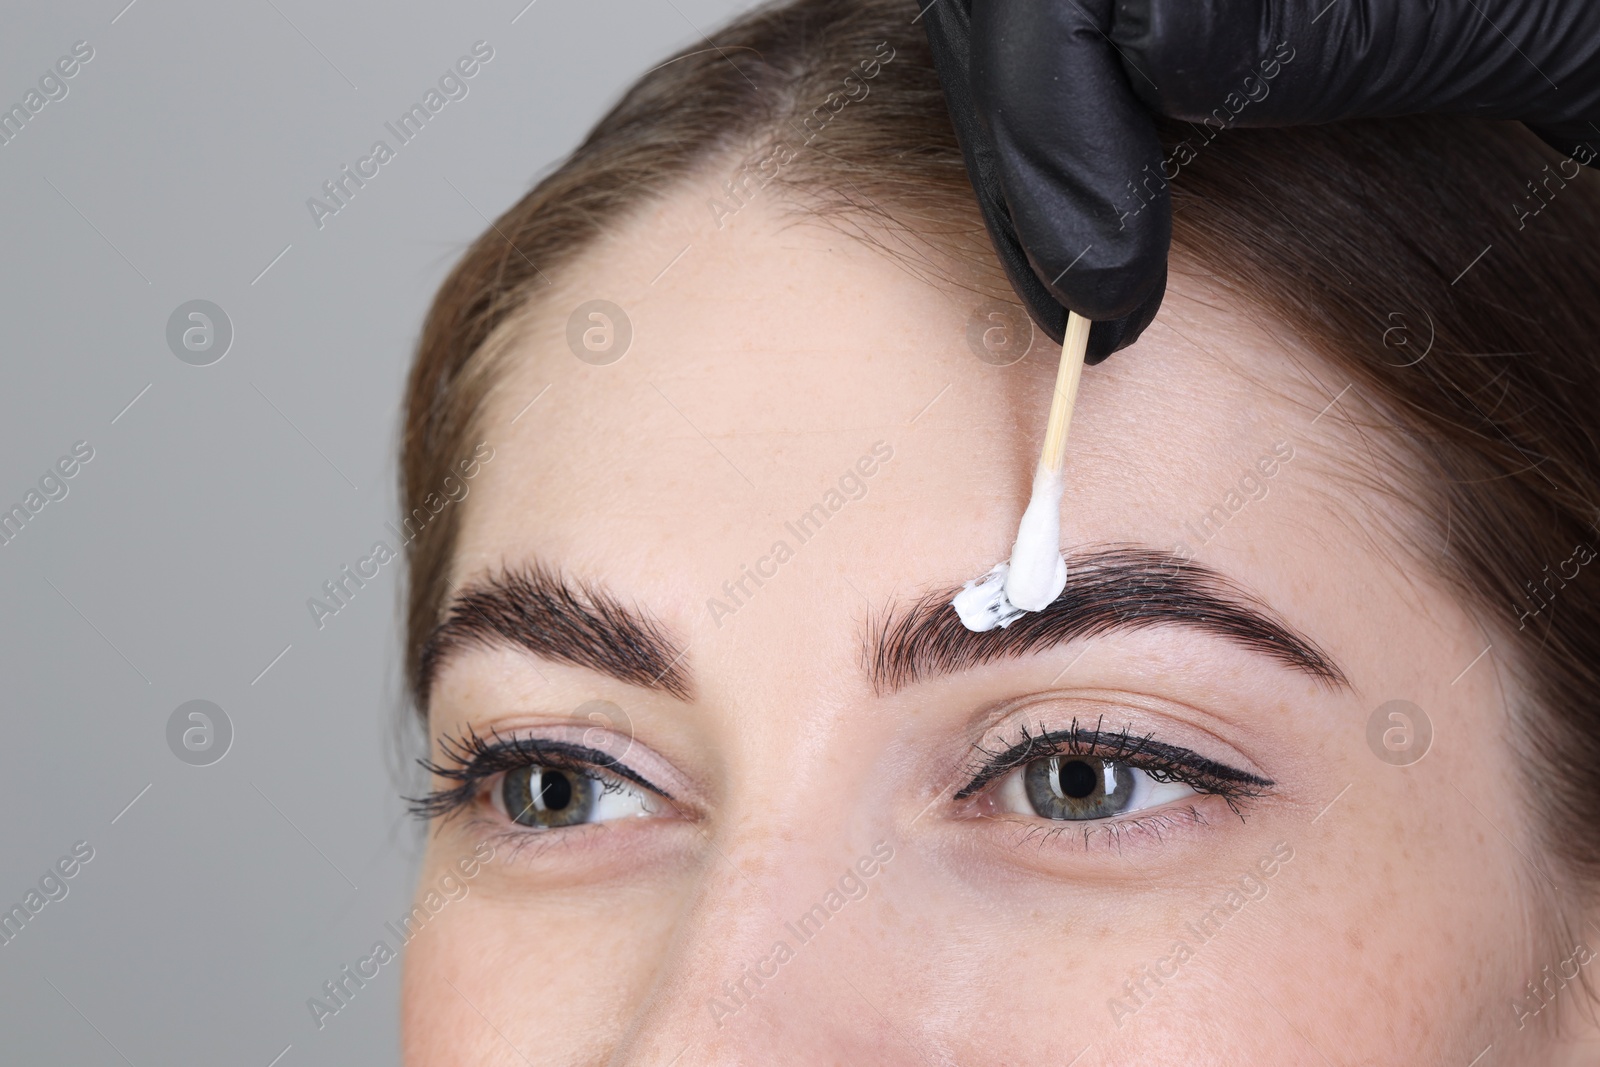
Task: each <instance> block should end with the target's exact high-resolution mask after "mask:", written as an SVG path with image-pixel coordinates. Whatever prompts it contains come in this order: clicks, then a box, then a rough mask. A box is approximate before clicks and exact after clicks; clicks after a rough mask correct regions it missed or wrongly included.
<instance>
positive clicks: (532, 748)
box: [404, 727, 674, 821]
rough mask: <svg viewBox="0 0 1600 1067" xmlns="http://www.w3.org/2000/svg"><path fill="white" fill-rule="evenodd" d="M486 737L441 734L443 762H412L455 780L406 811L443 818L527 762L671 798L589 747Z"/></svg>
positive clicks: (415, 799)
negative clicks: (451, 785)
mask: <svg viewBox="0 0 1600 1067" xmlns="http://www.w3.org/2000/svg"><path fill="white" fill-rule="evenodd" d="M490 737H491V738H492V740H490V739H487V738H484V737H482V736H481V735H480V734H478V733H477V732H476V731H475V730H473V729H471V728H470V727H469V728H468V729H467V733H466V736H465V737H461V738H457V737H453V736H451V735H448V734H446V735H444V736H442V737H441V738H440V740H439V747H440V750H441V751H442V752H443V753H444V760H445V761H446V762H444V763H441V762H436V761H434V760H431V759H419V760H418V761H417V762H418V763H419V764H420V765H421V766H422V767H423V768H424V769H426V770H427V771H428V772H429V773H431V774H434V775H436V776H438V777H440V778H445V779H447V780H451V781H455V782H459V783H460V784H459V785H457V786H454V787H452V788H442V789H433V790H430V791H429V792H428V793H426V794H425V795H423V796H421V797H406V798H404V799H405V800H406V801H407V802H408V803H409V804H410V805H411V809H410V810H411V813H412V814H413V815H415V816H417V817H418V818H421V819H426V820H430V821H431V820H433V819H439V818H444V817H448V816H450V815H452V814H454V813H456V812H458V811H460V810H461V809H463V808H464V807H466V805H468V804H469V803H471V802H472V800H473V799H475V798H476V797H477V796H478V795H479V794H480V793H481V792H482V791H483V786H484V783H485V782H487V781H488V780H489V779H491V778H493V777H495V776H496V775H499V774H504V773H506V772H507V771H512V770H516V769H518V768H520V767H526V766H529V765H533V764H537V765H539V766H545V767H557V768H561V769H564V770H569V771H573V772H575V773H578V774H585V775H588V776H589V777H591V778H595V779H597V780H600V781H605V780H608V779H610V780H619V781H622V782H626V783H627V784H629V785H632V786H637V787H638V788H641V789H644V790H647V791H648V792H651V793H654V794H656V795H657V796H660V797H662V798H664V799H665V800H667V801H668V802H669V803H671V802H672V801H673V799H674V798H673V796H672V794H671V793H669V792H668V791H667V790H665V789H663V788H661V787H660V786H658V785H656V784H655V783H654V782H651V781H650V780H649V779H647V778H645V777H644V776H643V775H641V774H639V773H638V772H637V771H635V770H634V769H633V768H632V767H630V766H628V765H627V764H625V763H623V762H622V761H621V760H618V759H617V758H616V757H614V756H612V755H610V754H609V753H606V752H602V751H600V750H599V749H596V748H593V747H591V746H589V745H584V744H578V743H574V742H570V741H559V740H551V739H548V738H540V737H526V736H520V737H519V736H515V735H513V736H511V737H502V736H501V735H500V733H499V731H498V730H494V731H491V732H490Z"/></svg>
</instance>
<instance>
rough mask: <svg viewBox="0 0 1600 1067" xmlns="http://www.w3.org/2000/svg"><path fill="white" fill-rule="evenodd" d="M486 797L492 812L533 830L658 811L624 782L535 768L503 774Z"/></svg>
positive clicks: (645, 796)
mask: <svg viewBox="0 0 1600 1067" xmlns="http://www.w3.org/2000/svg"><path fill="white" fill-rule="evenodd" d="M489 792H490V796H491V797H492V799H493V801H494V806H495V810H497V811H499V812H500V813H501V814H502V815H504V816H506V818H508V819H510V820H511V821H512V822H514V823H517V824H518V825H521V826H527V827H530V828H532V829H538V830H554V829H560V828H562V827H566V826H582V825H587V824H589V823H597V822H606V821H609V820H612V819H625V818H630V817H637V816H645V815H654V814H656V812H657V811H658V810H659V808H658V804H657V802H656V801H655V800H654V798H652V797H651V796H649V795H648V794H647V793H646V792H645V791H644V790H642V789H639V788H637V787H635V786H633V785H631V784H629V783H627V782H623V781H620V780H618V779H615V778H602V777H600V776H598V775H593V774H585V773H583V772H582V771H576V770H572V769H570V768H566V767H550V766H544V765H540V764H536V763H535V764H528V765H527V766H524V767H518V768H515V769H513V770H509V771H506V772H505V774H504V775H502V776H501V779H500V781H499V783H498V784H496V785H494V786H492V787H491V788H490V790H489Z"/></svg>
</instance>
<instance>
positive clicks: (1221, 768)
mask: <svg viewBox="0 0 1600 1067" xmlns="http://www.w3.org/2000/svg"><path fill="white" fill-rule="evenodd" d="M1103 722H1104V718H1103V717H1102V718H1101V719H1098V720H1096V722H1095V726H1094V729H1093V730H1085V729H1084V728H1082V727H1081V726H1079V724H1078V720H1077V719H1076V718H1074V719H1073V720H1072V724H1071V725H1070V726H1069V727H1068V728H1067V729H1065V730H1046V729H1044V727H1043V724H1040V726H1039V732H1037V733H1032V732H1030V731H1029V729H1028V727H1027V725H1026V724H1023V725H1022V726H1021V727H1020V728H1019V729H1018V734H1017V739H1016V740H1014V741H1012V742H1011V743H1010V744H1009V745H1007V747H1005V748H1004V749H1001V750H999V751H990V750H988V749H986V748H984V747H983V746H982V745H981V744H980V745H978V746H977V750H978V752H979V753H980V756H979V758H978V760H977V761H976V765H975V766H973V767H972V768H971V773H972V778H971V780H970V781H968V782H967V784H966V785H964V786H962V787H961V788H960V789H958V790H957V791H956V794H955V799H956V800H966V799H969V798H972V797H975V796H977V795H978V794H980V793H982V792H984V791H985V790H986V789H988V788H989V787H990V786H993V785H994V784H995V783H997V782H999V781H1001V780H1002V779H1003V778H1004V777H1005V776H1006V775H1007V774H1008V773H1009V772H1011V771H1014V770H1016V769H1018V768H1020V767H1025V766H1027V765H1028V764H1030V763H1033V762H1034V761H1036V760H1041V759H1046V758H1048V757H1050V756H1069V755H1070V756H1096V757H1099V758H1100V759H1106V760H1118V761H1121V762H1124V763H1126V764H1128V766H1130V767H1134V768H1136V769H1138V770H1141V771H1143V772H1145V773H1146V774H1148V775H1150V776H1151V777H1152V778H1154V779H1155V780H1156V781H1158V782H1181V783H1182V784H1184V785H1187V786H1189V787H1190V788H1191V789H1193V790H1194V791H1195V792H1196V793H1199V794H1201V795H1206V796H1220V797H1222V799H1223V800H1224V801H1225V802H1226V803H1227V805H1228V808H1229V810H1231V811H1232V812H1233V813H1234V814H1235V815H1237V816H1239V818H1240V820H1241V821H1242V820H1243V819H1244V810H1243V808H1244V806H1245V803H1246V802H1247V801H1249V800H1253V799H1256V798H1258V797H1263V796H1266V795H1268V794H1269V793H1270V792H1271V791H1272V787H1273V785H1274V784H1275V783H1274V782H1273V781H1272V780H1271V779H1268V778H1262V777H1259V776H1257V775H1254V774H1250V773H1249V772H1247V771H1241V770H1237V769H1235V768H1233V767H1229V766H1227V765H1226V764H1223V763H1218V762H1216V761H1215V760H1211V759H1207V758H1206V757H1204V756H1201V755H1199V754H1198V753H1195V752H1192V751H1190V750H1189V749H1186V748H1181V747H1179V746H1177V745H1169V744H1166V743H1164V742H1161V741H1156V740H1154V735H1153V734H1143V735H1138V734H1134V733H1132V732H1131V731H1130V730H1128V729H1127V728H1123V729H1122V730H1120V731H1112V732H1107V731H1105V730H1103V729H1101V724H1102V723H1103ZM1178 818H1187V819H1188V820H1190V821H1192V822H1196V823H1203V822H1204V821H1205V817H1204V815H1203V814H1202V813H1201V812H1200V810H1199V808H1197V807H1195V806H1194V805H1192V804H1191V805H1189V806H1188V807H1187V808H1186V809H1181V815H1180V814H1177V813H1174V812H1173V811H1172V810H1170V809H1162V808H1157V809H1155V810H1154V811H1153V812H1151V813H1150V814H1147V815H1130V816H1128V817H1126V818H1120V819H1119V818H1111V819H1103V820H1093V821H1092V822H1086V823H1085V824H1084V825H1082V826H1080V827H1073V826H1072V825H1071V824H1063V825H1061V826H1053V827H1045V826H1043V825H1040V826H1036V827H1033V828H1032V829H1031V830H1030V832H1029V834H1028V838H1031V837H1032V836H1034V834H1036V833H1043V834H1044V835H1045V839H1046V840H1048V839H1049V838H1050V837H1053V836H1055V835H1056V834H1058V833H1063V832H1065V831H1067V830H1069V829H1075V828H1076V829H1081V830H1082V832H1083V836H1084V843H1085V844H1088V842H1089V839H1090V837H1091V836H1093V835H1094V834H1097V833H1100V834H1106V835H1108V836H1109V837H1110V839H1111V840H1112V841H1113V842H1120V841H1121V840H1122V838H1123V837H1125V836H1127V835H1129V834H1132V833H1151V834H1154V835H1156V836H1157V837H1159V836H1160V832H1161V830H1162V829H1163V828H1165V827H1167V826H1171V825H1174V823H1175V820H1176V819H1178ZM1028 838H1024V840H1027V839H1028Z"/></svg>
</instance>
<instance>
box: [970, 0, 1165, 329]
mask: <svg viewBox="0 0 1600 1067" xmlns="http://www.w3.org/2000/svg"><path fill="white" fill-rule="evenodd" d="M1111 9H1112V0H1054V2H1049V3H1015V2H1007V0H977V2H976V3H974V5H973V11H972V67H971V74H970V80H971V86H972V93H973V98H974V104H975V105H976V109H977V113H978V115H979V117H980V120H986V121H987V126H988V134H989V138H990V140H991V142H992V143H993V145H994V148H995V160H996V164H997V167H998V172H999V179H1000V187H1001V189H1002V191H1003V192H1004V194H1005V201H1006V205H1007V207H1008V208H1009V210H1010V214H1011V220H1012V223H1013V225H1014V226H1015V227H1016V230H1017V234H1018V236H1019V238H1020V239H1021V242H1022V246H1023V248H1024V250H1025V251H1026V252H1027V256H1028V262H1029V264H1030V265H1031V266H1032V268H1033V271H1034V273H1035V274H1036V275H1038V277H1039V278H1040V279H1041V280H1042V281H1043V282H1044V283H1045V285H1046V287H1048V288H1049V289H1050V291H1051V293H1052V294H1053V295H1054V296H1055V297H1056V299H1057V300H1058V301H1060V302H1061V303H1062V304H1065V305H1066V306H1067V307H1069V308H1071V309H1072V310H1074V311H1076V312H1078V313H1079V314H1080V315H1084V316H1086V317H1087V318H1089V319H1092V320H1104V319H1120V318H1122V317H1124V316H1127V315H1131V314H1134V313H1135V312H1138V311H1139V310H1140V309H1141V308H1142V307H1143V306H1144V305H1145V304H1146V302H1147V301H1148V300H1149V298H1150V296H1151V295H1152V291H1153V290H1155V289H1156V287H1157V284H1158V283H1159V282H1160V281H1161V279H1162V277H1163V274H1164V272H1165V268H1166V261H1167V250H1168V246H1169V244H1170V243H1171V236H1172V221H1171V209H1170V204H1169V201H1168V197H1167V187H1166V182H1165V181H1162V180H1161V179H1160V176H1159V174H1158V173H1156V171H1155V167H1156V166H1157V165H1158V164H1159V162H1160V160H1161V154H1162V153H1161V143H1160V141H1159V140H1158V139H1157V137H1156V132H1155V127H1154V124H1153V123H1152V122H1151V120H1150V116H1149V115H1148V114H1147V113H1146V112H1145V110H1144V108H1143V106H1142V105H1141V104H1140V102H1139V100H1138V98H1137V97H1135V96H1134V94H1133V93H1132V92H1131V91H1130V89H1129V86H1128V79H1127V75H1126V73H1125V72H1124V71H1123V68H1122V64H1121V62H1120V60H1119V59H1118V57H1117V54H1116V51H1115V49H1114V48H1113V46H1112V43H1111V40H1110V38H1109V37H1108V36H1107V31H1108V30H1109V29H1110V28H1111ZM1147 167H1148V168H1150V170H1149V171H1146V168H1147ZM1146 174H1154V175H1155V179H1154V180H1153V181H1151V182H1150V183H1148V185H1143V186H1142V189H1143V193H1144V195H1142V196H1141V195H1134V196H1132V197H1131V198H1130V195H1129V194H1130V193H1131V192H1134V191H1135V186H1136V185H1139V184H1140V183H1141V179H1142V178H1144V177H1145V176H1146ZM1158 302H1159V298H1158Z"/></svg>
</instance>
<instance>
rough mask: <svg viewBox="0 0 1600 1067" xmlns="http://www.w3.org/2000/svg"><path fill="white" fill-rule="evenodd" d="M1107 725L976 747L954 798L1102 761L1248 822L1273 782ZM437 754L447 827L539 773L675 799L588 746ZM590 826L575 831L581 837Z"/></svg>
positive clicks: (1104, 825) (1126, 828) (1164, 817)
mask: <svg viewBox="0 0 1600 1067" xmlns="http://www.w3.org/2000/svg"><path fill="white" fill-rule="evenodd" d="M1102 722H1103V719H1101V720H1097V721H1096V723H1095V727H1094V729H1093V730H1085V729H1084V728H1082V727H1081V726H1080V725H1079V723H1078V720H1077V719H1076V718H1074V719H1073V720H1072V723H1071V725H1070V726H1069V727H1068V728H1067V729H1065V730H1045V729H1044V727H1043V725H1042V724H1041V725H1040V727H1039V730H1038V732H1037V733H1034V732H1030V731H1029V729H1028V727H1027V725H1026V724H1024V725H1023V726H1021V727H1020V728H1019V729H1018V734H1017V738H1016V740H1014V741H1012V742H1011V743H1010V744H1009V745H1007V746H1006V747H1005V748H1003V749H1000V750H998V751H990V750H988V749H985V748H984V747H983V746H982V745H981V744H980V745H979V746H977V751H978V752H979V753H980V757H979V759H978V760H977V762H976V765H975V766H973V767H972V768H971V769H970V773H971V774H972V777H971V779H970V780H969V781H968V782H967V784H966V785H964V786H962V787H961V788H960V789H959V790H957V791H956V793H955V797H954V799H956V800H958V801H960V800H967V799H970V798H973V797H976V796H977V795H978V794H980V793H982V792H984V791H985V790H986V789H988V788H989V787H990V786H992V785H994V784H995V783H997V782H999V781H1000V780H1002V779H1003V778H1004V777H1005V775H1006V774H1007V773H1009V772H1011V771H1013V770H1016V769H1017V768H1019V767H1024V766H1026V765H1028V764H1029V763H1032V762H1034V761H1036V760H1040V759H1046V758H1048V757H1050V756H1061V755H1072V756H1096V757H1099V758H1101V759H1108V760H1118V761H1121V762H1125V763H1127V764H1128V765H1129V766H1130V767H1134V768H1136V769H1138V770H1141V771H1143V772H1144V773H1146V774H1148V775H1150V776H1151V777H1152V778H1154V779H1155V780H1157V781H1160V782H1181V783H1183V784H1184V785H1187V786H1189V787H1190V788H1192V789H1194V791H1195V792H1196V793H1198V794H1201V795H1208V796H1220V797H1222V798H1223V800H1224V801H1225V802H1226V803H1227V805H1228V807H1229V809H1230V810H1232V811H1233V813H1234V814H1235V815H1238V816H1239V818H1240V819H1241V820H1243V818H1244V811H1243V805H1244V803H1245V802H1247V801H1249V800H1252V799H1255V798H1258V797H1262V796H1266V795H1267V794H1269V793H1270V792H1271V790H1272V787H1273V785H1274V783H1273V782H1272V781H1271V780H1270V779H1267V778H1261V777H1258V776H1256V775H1254V774H1250V773H1248V772H1245V771H1240V770H1237V769H1235V768H1233V767H1229V766H1227V765H1226V764H1222V763H1217V762H1216V761H1214V760H1210V759H1207V758H1206V757H1204V756H1201V755H1199V754H1197V753H1195V752H1192V751H1190V750H1189V749H1185V748H1181V747H1179V746H1176V745H1169V744H1166V743H1164V742H1160V741H1156V740H1154V737H1153V735H1152V734H1144V735H1136V734H1133V733H1132V732H1131V731H1129V730H1128V729H1126V728H1124V729H1122V730H1120V731H1112V732H1107V731H1105V730H1103V729H1102V728H1101V723H1102ZM439 747H440V749H441V750H442V752H443V754H444V760H445V762H442V763H441V762H435V761H434V760H431V759H421V760H418V761H417V762H418V763H419V764H420V765H421V766H422V767H423V768H425V769H426V770H427V771H429V772H430V773H432V774H434V775H437V776H438V777H440V778H444V779H447V780H450V781H454V782H456V783H458V784H456V785H454V786H450V787H444V788H438V789H434V790H431V791H429V792H428V793H426V794H424V795H423V796H421V797H406V798H404V799H405V800H406V801H407V802H408V803H409V804H410V811H411V814H413V815H415V816H417V817H418V818H421V819H424V820H426V821H433V820H435V819H448V818H450V817H452V816H455V815H458V814H460V813H461V812H463V811H465V810H466V809H467V808H469V807H470V806H471V805H472V804H473V802H474V801H476V800H477V799H478V798H479V796H481V795H482V793H483V791H484V785H485V783H486V782H488V781H489V780H490V779H492V778H494V777H495V776H496V775H499V774H503V773H505V772H507V771H514V770H518V769H520V768H522V767H526V766H529V765H531V764H536V765H539V766H544V767H552V768H557V769H560V770H566V771H571V772H573V773H576V774H584V775H588V776H589V777H591V778H594V779H595V780H596V781H598V782H600V783H601V784H602V786H603V787H604V788H605V789H606V790H607V791H608V792H609V791H613V790H616V789H620V788H623V785H622V782H627V783H630V784H632V785H635V786H638V787H640V788H642V789H646V790H649V791H650V792H651V793H654V794H656V795H657V796H660V797H662V798H664V799H666V800H667V801H668V802H669V803H671V802H672V800H673V797H672V795H671V794H670V793H668V792H667V791H666V790H664V789H662V788H660V787H659V786H657V785H655V784H654V783H652V782H650V781H648V780H647V779H645V778H644V777H642V776H641V775H639V774H638V773H637V772H636V771H634V770H633V769H632V768H630V767H628V766H627V765H625V764H623V763H621V762H620V761H618V760H617V759H615V758H614V757H612V756H610V755H608V754H607V753H604V752H601V751H598V750H596V749H593V748H590V747H589V746H587V745H579V744H573V743H570V742H565V741H551V740H546V739H541V738H534V737H516V736H512V737H502V736H501V735H500V734H499V732H498V731H493V732H491V735H490V737H489V738H485V737H483V736H481V735H479V734H478V733H476V732H475V731H473V730H471V729H469V730H468V731H467V733H466V735H465V736H464V737H454V736H451V735H448V734H447V735H444V736H443V737H441V738H440V741H439ZM1180 819H1183V820H1187V821H1189V822H1193V823H1203V822H1204V821H1205V817H1204V815H1203V814H1202V813H1201V812H1200V810H1199V809H1198V808H1197V807H1196V806H1194V805H1192V804H1191V805H1188V806H1187V807H1186V808H1183V809H1179V810H1178V811H1174V810H1172V809H1170V808H1158V809H1155V810H1154V811H1152V812H1150V813H1149V814H1143V815H1137V814H1136V815H1130V816H1128V817H1125V818H1111V819H1103V820H1093V821H1092V822H1086V823H1085V824H1084V825H1082V826H1081V827H1074V826H1072V825H1071V824H1063V825H1061V826H1045V825H1042V824H1041V825H1035V826H1032V827H1030V830H1029V832H1028V834H1027V836H1026V837H1024V839H1023V840H1029V839H1032V838H1033V837H1035V836H1036V835H1039V834H1042V835H1043V839H1044V840H1048V839H1050V838H1051V837H1054V836H1055V835H1056V834H1059V833H1064V832H1067V831H1068V830H1072V829H1079V830H1081V832H1082V834H1083V837H1084V843H1085V845H1086V846H1087V845H1088V843H1089V841H1090V839H1091V838H1092V837H1093V836H1095V835H1097V834H1100V835H1105V837H1106V838H1107V839H1108V840H1109V841H1110V842H1112V843H1120V842H1121V841H1122V840H1123V839H1125V838H1127V837H1128V836H1130V835H1153V836H1155V837H1157V838H1159V837H1160V834H1161V832H1162V830H1164V829H1166V828H1168V827H1172V826H1175V825H1176V824H1177V822H1178V820H1180ZM587 829H592V826H585V827H571V828H569V830H575V831H580V832H581V831H583V830H587ZM507 833H508V834H514V835H517V836H528V835H530V834H538V835H540V836H550V837H554V836H557V835H554V834H552V833H551V831H548V830H543V831H529V830H524V829H522V828H517V829H516V830H507Z"/></svg>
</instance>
